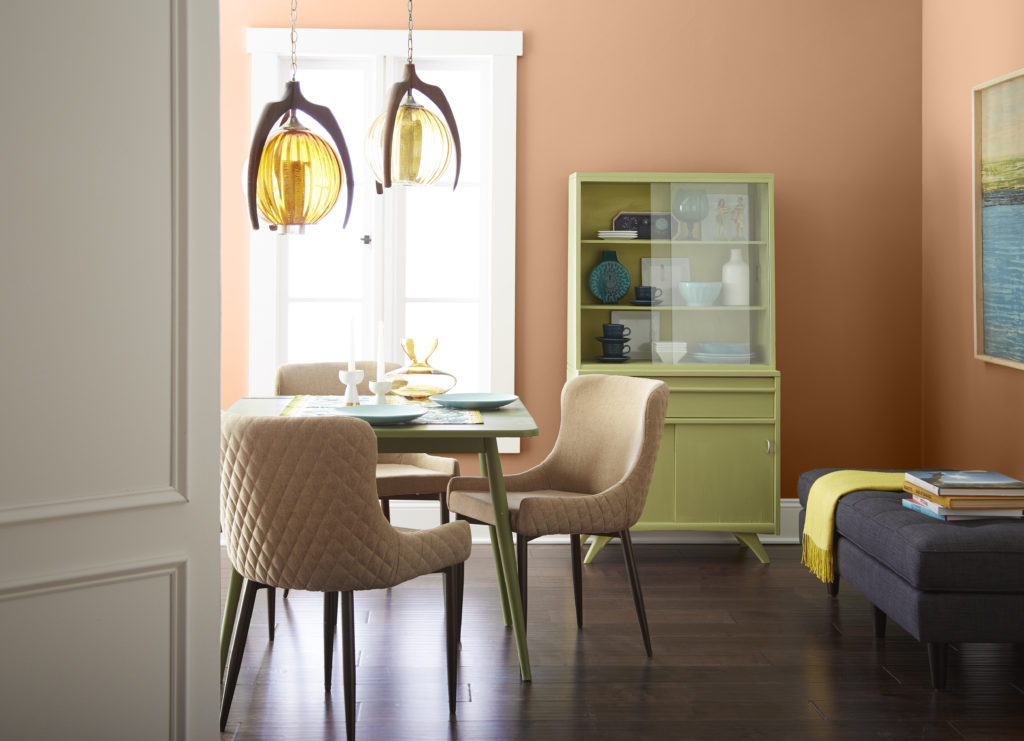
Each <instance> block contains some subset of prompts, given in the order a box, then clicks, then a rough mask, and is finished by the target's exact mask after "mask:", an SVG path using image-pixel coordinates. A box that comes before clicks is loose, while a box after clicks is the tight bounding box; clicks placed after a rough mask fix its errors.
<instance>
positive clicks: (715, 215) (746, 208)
mask: <svg viewBox="0 0 1024 741" xmlns="http://www.w3.org/2000/svg"><path fill="white" fill-rule="evenodd" d="M700 228H701V240H702V241H704V242H747V241H749V240H750V198H748V197H747V195H746V194H745V193H708V215H707V216H705V217H704V221H702V222H701V227H700Z"/></svg>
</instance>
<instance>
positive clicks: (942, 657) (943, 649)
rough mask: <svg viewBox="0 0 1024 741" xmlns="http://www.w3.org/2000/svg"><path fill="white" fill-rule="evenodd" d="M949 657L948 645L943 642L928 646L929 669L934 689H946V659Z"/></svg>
mask: <svg viewBox="0 0 1024 741" xmlns="http://www.w3.org/2000/svg"><path fill="white" fill-rule="evenodd" d="M948 657H949V648H948V644H946V643H942V642H932V643H929V644H928V668H929V669H930V670H931V675H932V687H933V688H935V689H937V690H944V689H946V659H947V658H948Z"/></svg>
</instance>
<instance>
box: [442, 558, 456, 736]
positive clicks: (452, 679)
mask: <svg viewBox="0 0 1024 741" xmlns="http://www.w3.org/2000/svg"><path fill="white" fill-rule="evenodd" d="M457 568H458V564H456V565H454V566H449V567H448V568H446V569H445V570H444V632H445V653H446V658H447V660H448V714H449V715H451V716H452V717H454V716H455V684H456V681H457V680H458V676H459V654H458V651H459V649H458V635H457V633H456V631H457V630H458V624H459V619H458V617H457V615H456V611H457V610H458V602H459V595H458V593H457V592H458V584H457V582H458V576H457V575H456V573H455V572H456V570H457Z"/></svg>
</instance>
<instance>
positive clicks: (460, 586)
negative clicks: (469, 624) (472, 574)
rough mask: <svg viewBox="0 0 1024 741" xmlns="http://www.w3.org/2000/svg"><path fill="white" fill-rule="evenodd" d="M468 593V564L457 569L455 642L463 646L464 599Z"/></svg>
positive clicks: (462, 564)
mask: <svg viewBox="0 0 1024 741" xmlns="http://www.w3.org/2000/svg"><path fill="white" fill-rule="evenodd" d="M465 591H466V564H465V563H460V564H458V567H457V568H456V569H455V641H456V643H457V644H458V645H459V646H460V647H461V646H462V598H463V596H464V594H465Z"/></svg>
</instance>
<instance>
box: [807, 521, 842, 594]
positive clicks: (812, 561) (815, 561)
mask: <svg viewBox="0 0 1024 741" xmlns="http://www.w3.org/2000/svg"><path fill="white" fill-rule="evenodd" d="M800 546H801V552H800V563H801V564H802V565H804V566H806V567H807V568H809V569H810V570H811V573H812V574H814V575H815V576H816V577H818V578H819V579H821V580H822V581H823V582H825V583H826V584H828V583H831V582H833V581H835V571H836V567H835V554H833V553H831V552H829V551H826V550H825V549H824V548H822V547H820V546H819V545H818V544H817V543H815V542H814V541H813V540H812V539H811V537H810V535H808V534H807V533H804V535H803V538H802V539H801V543H800Z"/></svg>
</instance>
